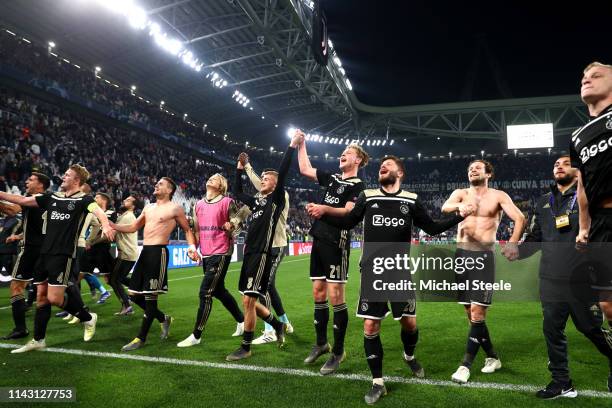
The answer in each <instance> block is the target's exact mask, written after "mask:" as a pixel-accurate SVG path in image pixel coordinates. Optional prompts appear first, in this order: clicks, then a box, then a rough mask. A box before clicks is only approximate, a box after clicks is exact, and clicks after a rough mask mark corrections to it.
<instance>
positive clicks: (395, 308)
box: [356, 297, 416, 320]
mask: <svg viewBox="0 0 612 408" xmlns="http://www.w3.org/2000/svg"><path fill="white" fill-rule="evenodd" d="M389 304H390V305H391V308H389ZM389 313H392V314H393V319H394V320H400V319H401V318H402V317H416V297H413V298H412V299H410V300H408V301H405V302H368V300H367V299H363V298H360V299H359V303H358V304H357V313H356V315H357V317H361V318H362V319H372V320H383V319H384V318H385V317H387V315H388V314H389Z"/></svg>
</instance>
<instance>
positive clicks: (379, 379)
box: [372, 378, 385, 385]
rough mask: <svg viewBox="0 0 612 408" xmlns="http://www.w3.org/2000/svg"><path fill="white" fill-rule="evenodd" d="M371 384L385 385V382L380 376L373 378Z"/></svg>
mask: <svg viewBox="0 0 612 408" xmlns="http://www.w3.org/2000/svg"><path fill="white" fill-rule="evenodd" d="M372 384H378V385H385V382H384V381H383V379H382V378H373V379H372Z"/></svg>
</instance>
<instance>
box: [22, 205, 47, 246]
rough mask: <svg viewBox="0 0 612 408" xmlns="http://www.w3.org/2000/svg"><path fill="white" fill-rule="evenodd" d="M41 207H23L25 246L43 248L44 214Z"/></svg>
mask: <svg viewBox="0 0 612 408" xmlns="http://www.w3.org/2000/svg"><path fill="white" fill-rule="evenodd" d="M44 213H45V210H44V209H42V208H40V207H23V209H22V214H23V240H22V244H23V245H24V246H41V245H42V242H43V214H44Z"/></svg>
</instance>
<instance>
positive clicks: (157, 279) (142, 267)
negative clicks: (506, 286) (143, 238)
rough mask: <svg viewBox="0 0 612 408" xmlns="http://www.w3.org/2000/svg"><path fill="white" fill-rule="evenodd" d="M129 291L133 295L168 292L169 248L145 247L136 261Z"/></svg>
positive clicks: (163, 246) (160, 246)
mask: <svg viewBox="0 0 612 408" xmlns="http://www.w3.org/2000/svg"><path fill="white" fill-rule="evenodd" d="M129 291H130V292H133V293H143V294H146V293H166V292H168V248H166V246H165V245H145V246H143V247H142V252H141V253H140V256H139V257H138V261H136V266H135V267H134V272H132V278H131V279H130V286H129Z"/></svg>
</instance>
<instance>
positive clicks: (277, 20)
mask: <svg viewBox="0 0 612 408" xmlns="http://www.w3.org/2000/svg"><path fill="white" fill-rule="evenodd" d="M101 3H105V4H106V7H103V6H101ZM136 3H137V4H138V5H139V6H140V7H142V10H144V11H145V12H146V15H145V17H146V19H147V20H148V21H151V22H155V23H157V24H159V27H160V28H161V30H162V31H164V32H166V33H167V34H168V37H169V38H170V37H172V38H176V39H178V40H179V41H180V42H181V48H182V49H183V50H187V49H188V50H190V51H191V52H192V53H193V56H195V57H197V58H198V61H197V62H198V63H199V64H200V65H199V68H200V71H199V72H196V71H195V70H194V69H191V68H189V67H188V66H186V65H185V64H184V63H183V62H182V61H181V57H180V54H179V56H177V55H172V54H171V53H168V52H163V50H162V49H160V47H159V46H157V45H156V44H155V41H153V40H152V37H151V35H150V32H151V30H150V29H149V27H146V28H144V29H142V30H140V29H135V28H133V27H131V26H130V25H129V24H128V23H127V21H126V18H125V16H123V15H121V14H120V13H117V12H116V11H118V10H121V9H123V8H125V7H126V4H129V2H128V1H120V0H113V1H111V0H108V1H101V0H78V1H76V0H58V1H54V2H50V1H44V2H42V1H38V0H21V1H19V2H5V3H4V4H3V11H2V16H1V17H0V18H1V19H2V23H3V24H4V25H5V26H7V27H10V28H12V29H14V30H16V31H18V32H19V33H20V34H22V35H27V36H29V37H30V38H31V39H33V40H35V41H39V42H42V43H46V42H48V41H50V40H53V41H54V42H55V43H56V48H55V49H56V52H57V53H58V54H62V55H66V56H67V57H68V58H70V59H72V60H75V61H79V62H80V63H82V64H83V66H89V67H93V66H96V65H97V66H100V67H102V73H101V74H102V76H103V77H105V78H109V79H111V80H113V81H114V82H117V83H120V84H122V85H124V86H126V87H127V86H130V85H132V84H133V85H136V87H137V93H138V94H140V95H143V96H144V97H145V98H146V99H150V100H152V101H161V100H164V101H165V102H166V106H168V107H170V108H172V109H173V110H175V111H177V112H179V113H187V114H188V115H189V118H191V119H192V120H194V121H196V122H199V123H200V124H204V123H206V124H207V125H209V126H210V127H211V128H213V129H217V130H219V131H222V132H226V133H227V134H228V135H229V137H230V138H231V139H234V140H249V141H250V142H251V144H258V145H260V146H267V145H275V146H278V145H279V141H280V140H282V139H281V138H283V137H285V134H286V130H287V127H289V126H292V125H293V126H299V127H301V128H303V129H305V130H307V131H309V132H312V133H319V134H322V135H327V136H330V138H331V137H333V136H337V137H338V138H340V139H342V140H343V141H344V140H349V139H354V138H360V139H363V138H371V139H373V138H387V137H391V138H395V140H396V141H397V142H398V145H401V144H402V142H403V141H404V139H406V143H405V144H409V145H410V149H411V150H414V151H416V150H419V151H420V150H424V149H427V148H428V147H432V140H440V139H438V138H441V139H442V140H443V142H444V145H443V146H442V147H440V149H460V148H478V150H480V147H482V146H485V145H487V144H500V141H501V139H502V138H503V134H504V132H505V124H508V123H539V122H542V121H553V122H554V123H555V128H556V132H557V134H558V135H561V136H566V135H567V133H568V132H569V130H571V129H573V128H575V127H576V126H578V125H580V124H581V123H583V122H584V120H585V119H586V116H585V115H584V110H583V108H582V107H581V103H580V101H579V99H578V98H577V96H576V94H577V88H578V80H579V76H580V71H581V69H582V67H583V66H584V65H585V64H586V63H588V62H590V61H591V60H593V59H604V60H605V59H606V58H608V59H609V58H610V53H609V50H610V48H609V47H605V46H604V45H603V43H604V41H605V40H606V39H607V37H606V35H604V33H603V30H604V28H605V27H607V24H603V23H606V22H605V21H601V22H600V21H597V20H604V17H603V15H602V17H596V16H594V17H593V19H591V18H590V17H588V18H581V19H580V21H574V15H573V14H569V13H568V10H566V9H564V7H568V8H569V7H570V6H564V5H560V4H557V5H556V6H555V7H554V8H552V9H551V8H546V9H542V10H539V9H537V7H536V6H533V2H531V3H530V6H529V8H527V6H526V5H517V6H516V7H515V9H510V10H504V11H503V13H502V12H500V10H498V9H492V8H491V6H490V4H491V3H483V2H476V3H474V4H471V5H466V4H461V5H453V4H455V3H453V2H447V3H448V4H442V5H439V6H437V7H436V9H430V8H429V7H430V6H428V5H429V4H430V3H427V4H428V5H425V3H423V4H417V3H415V2H393V3H390V4H391V5H390V6H388V7H382V6H381V5H380V2H372V1H366V0H350V1H349V0H345V1H325V2H323V6H324V9H325V12H326V13H327V18H328V22H329V34H330V39H331V40H332V41H333V43H334V45H333V49H334V50H335V52H336V53H337V54H336V56H337V57H338V58H339V59H340V61H337V60H336V59H334V58H332V59H330V64H328V66H327V67H325V68H323V67H320V66H318V65H316V63H315V62H314V59H313V56H312V53H311V51H310V47H309V44H310V39H309V34H308V33H309V32H310V30H311V28H310V27H311V23H310V18H311V13H312V10H311V8H310V6H311V2H310V1H305V0H271V1H263V0H261V1H255V0H206V1H204V0H136ZM113 7H114V8H115V9H116V10H115V12H113V11H112V9H113ZM602 7H605V6H602ZM128 14H129V13H128ZM594 14H595V13H594ZM569 16H571V20H568V19H569ZM143 18H144V17H143ZM570 23H571V24H570ZM136 25H138V24H136ZM557 26H559V28H557ZM577 38H581V39H584V40H581V41H579V42H578V41H576V39H577ZM598 51H600V52H604V51H607V53H608V55H602V54H601V53H598ZM214 73H216V74H217V75H219V76H220V77H219V78H221V79H223V80H226V81H227V86H225V87H223V88H219V87H215V86H214V85H212V84H211V81H210V80H209V79H210V76H211V75H213V74H214ZM206 75H208V76H209V78H207V77H206ZM347 79H349V80H350V81H347ZM236 91H239V92H241V93H242V94H244V95H245V98H248V99H249V104H248V106H246V107H243V106H242V105H241V104H238V103H237V102H236V101H235V100H234V99H232V95H235V92H236ZM568 94H569V95H568ZM536 96H538V97H539V98H536V99H533V97H536ZM517 97H518V98H517ZM480 98H484V99H495V100H492V101H486V100H485V101H480V102H479V101H476V102H474V100H475V99H480ZM244 100H245V99H242V101H244ZM461 101H464V102H461ZM251 107H252V109H251ZM276 125H278V127H276ZM343 138H344V139H343ZM483 143H484V144H483ZM283 144H284V142H283ZM396 146H397V145H396ZM434 148H435V147H434Z"/></svg>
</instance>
